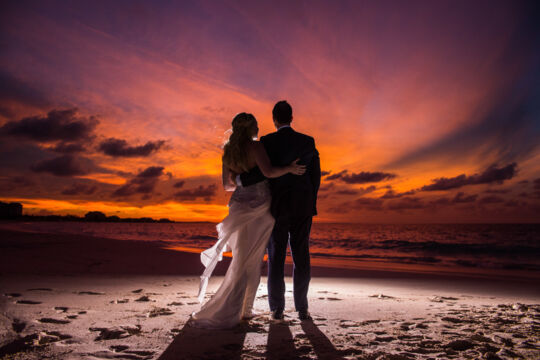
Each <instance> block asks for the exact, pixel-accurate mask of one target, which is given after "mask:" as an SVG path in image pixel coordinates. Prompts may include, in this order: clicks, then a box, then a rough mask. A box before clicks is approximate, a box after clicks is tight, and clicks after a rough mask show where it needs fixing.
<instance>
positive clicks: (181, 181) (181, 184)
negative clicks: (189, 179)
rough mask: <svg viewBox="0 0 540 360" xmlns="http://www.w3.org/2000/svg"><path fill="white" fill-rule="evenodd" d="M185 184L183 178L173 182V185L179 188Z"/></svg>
mask: <svg viewBox="0 0 540 360" xmlns="http://www.w3.org/2000/svg"><path fill="white" fill-rule="evenodd" d="M185 184H186V182H185V181H184V180H180V181H177V182H175V183H174V185H173V187H175V188H177V189H180V188H182V187H184V185H185Z"/></svg>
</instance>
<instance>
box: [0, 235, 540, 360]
mask: <svg viewBox="0 0 540 360" xmlns="http://www.w3.org/2000/svg"><path fill="white" fill-rule="evenodd" d="M0 251H1V253H0V358H5V359H43V358H52V359H264V358H269V359H296V358H304V359H316V358H319V359H446V358H455V359H464V358H465V359H466V358H471V359H472V358H485V359H498V358H501V359H511V358H526V359H538V358H540V331H539V330H540V305H539V304H540V301H539V299H540V290H539V287H538V283H537V282H535V281H534V280H531V279H528V280H519V279H510V278H504V279H489V278H465V277H455V276H445V275H438V276H436V275H433V274H414V273H392V272H381V271H354V272H353V271H346V270H340V269H322V268H315V269H314V274H317V276H314V277H313V279H312V282H311V287H310V292H309V300H310V311H311V314H312V316H313V321H304V322H301V321H299V320H298V319H297V316H296V313H295V312H294V309H293V301H292V292H291V290H292V280H291V278H287V279H286V282H287V298H286V299H287V309H286V312H285V319H284V321H281V322H275V321H272V320H270V317H269V313H268V311H267V309H268V307H267V293H266V278H265V277H263V278H262V279H261V285H260V287H259V291H258V294H257V299H256V302H255V310H256V311H257V312H258V315H257V316H256V317H255V318H253V319H251V320H250V321H249V322H244V323H242V324H239V325H238V326H237V327H235V328H233V329H230V330H220V331H216V330H202V329H195V328H192V327H190V326H189V325H186V322H187V321H188V318H189V314H191V313H192V312H193V311H196V310H198V308H199V306H200V304H199V303H198V302H197V300H196V295H197V289H198V275H199V274H200V271H201V270H202V266H201V265H200V264H199V262H198V255H197V254H192V253H183V252H177V251H171V250H164V249H162V248H160V246H159V244H156V243H149V242H136V241H121V240H111V239H103V238H93V237H88V236H77V237H75V236H73V235H64V234H37V233H25V232H16V231H8V230H1V231H0ZM227 262H228V260H224V262H223V264H220V266H219V268H218V270H217V275H218V276H215V277H213V278H212V279H211V282H210V285H209V296H210V295H211V293H212V292H214V291H215V290H216V289H217V287H218V286H219V283H220V281H221V280H222V275H223V273H224V271H225V270H226V266H227Z"/></svg>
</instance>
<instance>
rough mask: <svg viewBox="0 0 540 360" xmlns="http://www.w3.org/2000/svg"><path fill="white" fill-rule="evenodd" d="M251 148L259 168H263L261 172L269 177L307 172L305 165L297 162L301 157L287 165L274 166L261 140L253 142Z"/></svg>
mask: <svg viewBox="0 0 540 360" xmlns="http://www.w3.org/2000/svg"><path fill="white" fill-rule="evenodd" d="M251 150H252V151H253V155H254V156H255V161H256V162H257V165H258V166H259V169H261V172H262V173H263V175H264V176H266V177H267V178H276V177H280V176H283V175H285V174H288V173H291V174H294V175H302V174H303V173H305V172H306V166H305V165H298V164H297V163H298V160H299V159H296V160H295V161H293V162H292V163H290V164H289V165H287V166H272V163H270V159H269V158H268V154H267V153H266V150H265V149H264V146H263V144H262V143H261V142H260V141H254V142H253V143H252V146H251Z"/></svg>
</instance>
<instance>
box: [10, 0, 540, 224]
mask: <svg viewBox="0 0 540 360" xmlns="http://www.w3.org/2000/svg"><path fill="white" fill-rule="evenodd" d="M27 5H28V4H26V6H25V4H21V5H18V4H10V5H6V6H5V9H4V10H5V11H2V15H1V23H2V24H1V25H0V26H1V31H2V40H3V48H4V50H3V51H2V53H1V54H0V64H1V65H2V70H1V72H0V79H2V82H3V84H4V85H2V88H1V89H0V90H1V91H0V95H1V96H0V126H3V128H2V129H3V130H4V131H3V133H2V135H1V136H2V144H1V145H0V152H1V154H2V158H3V159H2V163H1V164H0V165H1V168H2V174H1V175H0V182H2V184H1V185H2V190H1V191H0V199H2V200H3V201H21V202H23V203H24V206H25V212H27V213H33V214H39V213H59V214H68V213H69V214H77V215H82V214H84V213H85V212H86V211H90V210H100V211H104V212H106V213H107V214H108V215H118V216H121V217H122V216H123V217H128V216H129V217H133V216H150V217H154V218H161V217H167V218H170V219H175V220H211V221H219V220H220V219H221V218H222V217H223V216H224V215H225V214H226V213H227V208H226V203H227V199H228V194H227V193H225V192H224V191H223V190H222V189H221V187H220V183H219V182H220V171H221V165H220V157H221V149H220V146H221V144H222V143H223V142H224V140H225V139H226V137H227V130H228V129H229V126H230V121H231V119H232V117H233V116H234V115H235V114H236V113H238V112H242V111H247V112H251V113H253V114H254V115H255V116H256V117H257V119H258V121H259V127H260V129H261V134H265V133H268V132H271V131H273V128H272V121H271V109H272V106H273V104H274V103H275V102H276V101H278V100H281V99H287V100H288V101H289V102H290V103H291V104H292V106H293V109H294V122H293V127H294V128H295V129H296V130H298V131H301V132H305V133H308V134H310V135H312V136H313V137H314V138H315V139H316V145H317V147H318V149H319V152H320V154H321V164H322V168H323V170H326V171H329V172H331V173H330V177H329V178H328V177H325V178H324V179H323V184H322V185H323V189H322V190H321V192H320V200H319V201H320V206H319V208H320V211H319V213H320V216H319V217H318V220H319V221H353V222H462V221H467V222H470V221H474V222H484V221H487V222H498V221H504V222H508V221H518V222H519V221H526V222H528V221H538V217H537V214H538V211H539V209H540V181H538V180H537V179H539V178H540V151H539V149H538V147H537V145H538V144H537V143H538V141H537V140H535V139H537V138H538V135H540V134H539V132H540V130H539V128H540V126H539V123H538V122H539V118H540V117H539V116H538V115H539V113H540V112H539V109H538V103H539V101H538V96H539V95H538V94H539V93H540V91H539V85H538V84H539V81H538V79H539V77H540V76H539V74H538V59H539V51H538V49H536V47H535V45H536V44H537V43H538V42H537V41H536V40H538V29H537V27H535V26H534V24H535V23H536V22H535V19H533V18H531V15H530V14H529V12H528V10H527V8H526V7H524V6H522V5H523V4H512V3H510V2H506V3H492V2H490V3H486V4H481V3H477V4H474V6H472V5H470V4H469V5H467V6H465V5H463V6H462V5H460V4H453V3H452V2H448V3H445V2H436V3H433V2H428V1H426V2H419V3H415V4H407V5H406V6H405V4H402V3H401V2H394V3H389V4H386V3H384V4H383V3H379V2H371V3H360V2H356V1H351V2H348V1H343V2H341V1H340V2H315V1H314V2H306V3H300V2H294V3H291V2H277V3H276V2H228V3H226V4H225V3H221V4H219V3H215V2H205V1H202V2H199V1H197V2H182V3H180V4H161V3H160V4H159V6H158V5H157V4H150V3H146V2H137V1H128V2H123V1H115V2H89V3H87V4H83V3H78V4H70V5H69V6H67V5H66V4H65V3H62V2H58V3H56V2H47V4H42V3H41V2H35V3H32V4H31V5H32V6H27ZM488 10H489V11H488ZM531 24H532V25H531ZM531 28H532V29H533V30H534V31H531ZM531 79H532V80H531ZM72 108H78V113H77V114H76V115H73V117H72V118H70V120H69V121H74V122H85V121H87V119H89V118H90V117H92V116H94V117H95V118H96V119H97V120H98V121H99V123H98V124H97V125H96V126H95V128H93V129H91V131H89V132H88V138H86V139H84V140H78V141H77V143H78V144H82V145H84V150H83V151H79V152H72V153H70V154H69V155H66V154H65V152H64V153H63V154H60V153H59V152H58V151H52V150H50V149H51V148H52V147H54V146H56V145H58V144H59V143H60V142H64V143H70V142H69V141H67V140H65V139H63V138H62V140H60V137H59V136H57V135H55V134H50V136H49V137H48V138H47V139H44V138H39V139H38V136H37V135H35V134H34V135H32V134H31V131H27V132H26V133H25V132H24V131H26V130H24V131H23V130H20V131H19V130H17V131H19V132H18V133H17V132H16V131H15V130H10V131H11V132H10V131H8V130H7V129H8V127H6V126H7V125H6V124H9V123H13V124H18V123H17V122H20V121H21V120H22V119H24V118H26V117H30V116H38V117H41V118H42V120H43V122H44V123H47V122H48V123H51V121H53V120H51V117H50V116H49V117H47V113H48V112H49V111H51V110H54V109H58V110H65V109H72ZM64 125H65V124H64ZM14 126H15V125H14ZM9 129H12V128H9ZM16 129H19V128H16ZM58 131H60V130H58ZM32 136H33V137H32ZM110 138H115V139H121V140H125V141H126V144H127V145H126V146H127V147H132V148H134V147H137V146H139V147H140V146H143V145H145V144H147V143H148V142H152V143H153V144H155V143H157V142H159V141H164V144H163V145H160V146H158V148H157V149H156V150H155V151H151V152H150V153H149V154H141V155H139V156H123V155H118V154H116V155H110V154H107V153H106V152H105V151H103V149H102V148H101V147H100V146H101V144H103V143H104V142H105V141H106V140H107V139H110ZM81 139H82V138H81ZM47 149H48V150H47ZM134 151H135V150H134ZM137 151H138V150H137ZM141 151H142V150H141ZM61 156H71V157H72V158H73V159H75V160H76V161H79V160H80V158H81V157H82V158H84V159H88V165H87V168H86V169H85V170H84V171H79V172H78V173H77V172H75V171H72V172H71V173H69V174H68V175H66V174H64V175H59V173H58V169H57V167H55V169H56V170H51V167H52V166H60V165H56V163H50V162H47V161H51V160H54V159H55V158H58V157H61ZM66 161H67V160H66ZM512 164H515V165H514V167H510V168H508V166H510V165H512ZM71 165H72V164H71ZM62 166H65V164H64V165H62ZM150 167H159V168H162V170H161V171H159V172H158V173H156V176H154V177H152V178H144V179H143V177H144V175H141V174H142V173H143V172H144V170H145V169H148V168H150ZM490 167H491V169H505V168H506V169H508V171H509V172H507V173H504V174H503V172H501V173H500V174H499V173H497V174H499V175H497V174H495V175H494V177H489V176H488V175H489V174H488V173H487V172H486V171H488V169H490ZM72 170H73V169H72ZM344 170H347V173H346V174H349V175H351V174H360V173H362V172H364V173H369V174H371V173H383V174H392V175H393V176H390V177H386V178H384V179H382V180H376V181H368V182H366V181H364V180H358V179H359V178H360V177H357V178H356V179H357V180H355V181H345V178H344V177H337V178H334V179H333V180H332V175H335V174H338V173H340V172H341V171H344ZM54 171H56V173H55V172H54ZM156 171H157V170H156ZM501 171H502V170H501ZM461 174H464V175H465V180H464V181H463V182H462V183H459V184H458V185H457V186H454V187H451V188H449V189H442V190H436V191H431V190H429V191H428V190H425V189H426V188H424V186H426V185H429V184H432V183H433V181H434V179H439V178H455V177H458V176H459V175H461ZM483 174H484V175H485V176H484V177H482V175H483ZM475 176H476V177H475ZM497 176H499V177H497ZM484 178H489V179H488V180H489V181H488V180H486V181H484V180H478V179H484ZM535 180H537V181H536V182H535ZM182 181H183V183H182V185H179V184H180V183H181V182H182ZM456 181H457V180H456ZM525 181H526V182H525ZM141 184H143V185H144V186H140V185H141ZM175 184H177V186H176V187H175V186H174V185H175ZM213 184H216V185H217V188H213V187H212V186H213ZM122 187H123V188H122ZM423 188H424V190H422V189H423ZM119 189H122V190H119ZM389 190H392V191H390V192H389ZM458 193H463V194H462V195H459V196H458ZM175 194H176V195H175ZM385 194H386V197H385ZM391 195H392V196H391ZM467 196H469V197H470V196H473V197H474V200H473V198H469V200H470V201H462V199H466V197H467Z"/></svg>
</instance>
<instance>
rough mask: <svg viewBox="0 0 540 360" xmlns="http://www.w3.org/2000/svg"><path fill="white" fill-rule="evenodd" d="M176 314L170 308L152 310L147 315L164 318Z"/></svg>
mask: <svg viewBox="0 0 540 360" xmlns="http://www.w3.org/2000/svg"><path fill="white" fill-rule="evenodd" d="M172 314H174V311H171V309H169V308H154V309H152V310H150V312H149V313H148V314H146V316H147V317H156V316H163V315H172Z"/></svg>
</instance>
